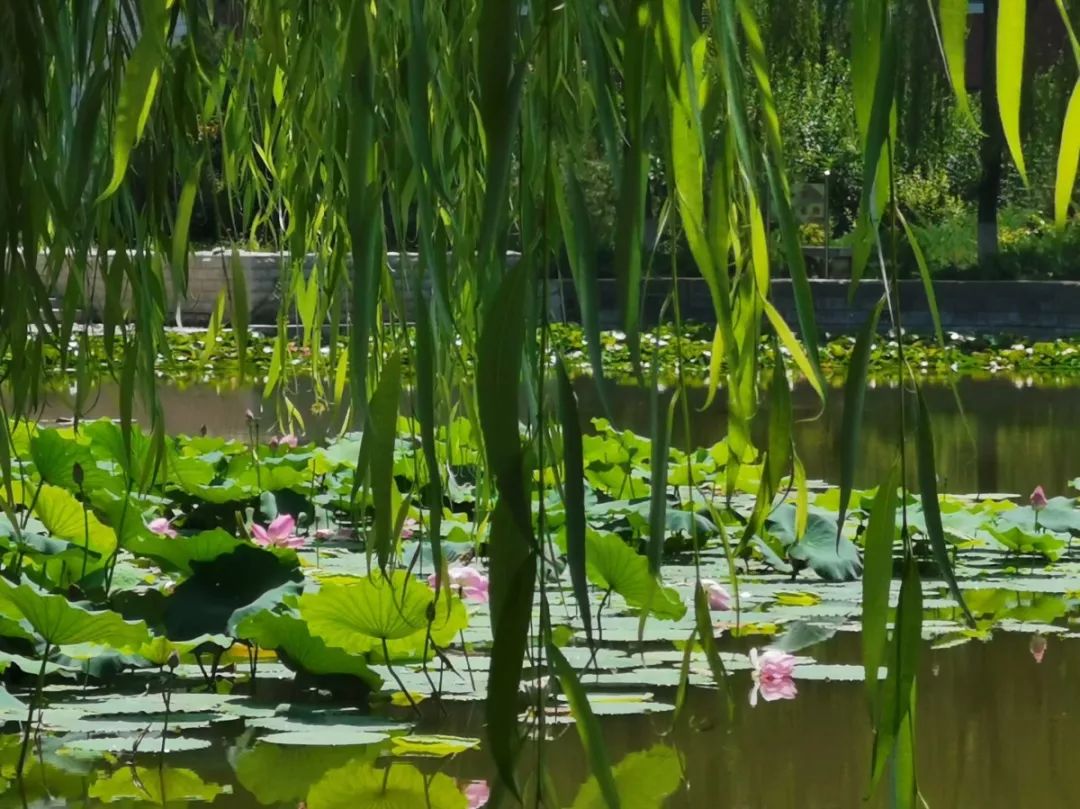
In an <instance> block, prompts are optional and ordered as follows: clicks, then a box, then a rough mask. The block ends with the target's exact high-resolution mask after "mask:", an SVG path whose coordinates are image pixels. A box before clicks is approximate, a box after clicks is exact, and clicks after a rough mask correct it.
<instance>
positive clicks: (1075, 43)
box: [1054, 0, 1080, 67]
mask: <svg viewBox="0 0 1080 809" xmlns="http://www.w3.org/2000/svg"><path fill="white" fill-rule="evenodd" d="M1054 2H1055V3H1056V4H1057V10H1058V14H1060V15H1061V23H1062V25H1064V26H1065V31H1066V32H1067V33H1068V35H1069V44H1070V45H1072V52H1073V57H1074V58H1075V59H1076V65H1077V67H1080V39H1077V38H1076V29H1075V28H1073V24H1072V18H1071V17H1069V12H1068V10H1067V9H1066V8H1065V0H1054Z"/></svg>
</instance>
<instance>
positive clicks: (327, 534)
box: [315, 528, 334, 542]
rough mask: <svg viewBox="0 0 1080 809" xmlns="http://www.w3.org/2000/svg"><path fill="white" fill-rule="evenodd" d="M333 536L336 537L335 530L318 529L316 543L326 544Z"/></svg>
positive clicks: (316, 530)
mask: <svg viewBox="0 0 1080 809" xmlns="http://www.w3.org/2000/svg"><path fill="white" fill-rule="evenodd" d="M333 536H334V529H333V528H316V529H315V541H316V542H326V540H328V539H330V538H331V537H333Z"/></svg>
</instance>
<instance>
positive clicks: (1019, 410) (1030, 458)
mask: <svg viewBox="0 0 1080 809" xmlns="http://www.w3.org/2000/svg"><path fill="white" fill-rule="evenodd" d="M577 390H578V395H579V397H580V399H581V410H582V413H583V418H585V419H588V418H589V417H591V416H593V415H599V414H600V413H601V412H602V408H601V407H600V403H599V400H598V398H597V395H596V391H595V387H594V386H593V384H592V382H591V381H590V380H580V381H579V382H578V383H577ZM958 390H959V393H960V400H961V402H962V403H963V407H964V415H963V416H962V415H961V414H960V412H959V411H958V410H957V407H956V399H955V397H954V395H953V392H952V390H951V389H950V388H948V387H946V386H927V387H926V389H925V395H926V399H927V404H928V406H929V408H930V409H931V411H932V413H933V416H934V434H935V442H936V447H937V453H938V463H937V466H938V472H939V475H940V478H941V483H942V486H943V488H944V489H945V490H948V491H952V492H958V493H970V492H983V493H991V492H1012V493H1017V494H1025V495H1026V493H1028V492H1030V491H1031V490H1032V489H1033V488H1034V487H1035V486H1036V485H1037V484H1042V485H1043V486H1044V487H1045V488H1046V490H1047V493H1048V494H1050V495H1056V494H1066V493H1068V492H1070V491H1071V490H1070V489H1069V487H1068V481H1069V480H1071V479H1072V478H1074V477H1076V476H1077V475H1080V462H1078V461H1077V460H1076V459H1077V458H1080V418H1078V417H1077V413H1078V412H1080V387H1074V388H1050V389H1040V388H1025V387H1019V388H1018V387H1017V386H1016V385H1015V384H1014V383H1012V382H1010V381H1007V380H977V381H976V380H964V381H962V382H960V384H959V386H958ZM670 396H671V393H670V392H668V393H666V394H664V397H663V398H664V403H665V404H666V401H667V400H668V399H669V397H670ZM161 399H162V403H163V405H164V410H165V424H166V428H167V430H168V431H169V432H170V433H187V434H189V435H193V434H195V433H197V432H198V431H199V430H200V429H201V428H202V427H206V429H207V430H208V431H209V432H210V433H211V434H216V435H225V436H233V437H239V436H246V435H247V422H246V420H245V418H244V412H245V411H246V410H247V409H248V408H251V409H253V410H255V411H258V410H259V408H260V406H261V405H262V397H261V396H260V394H259V393H258V391H257V390H256V389H253V388H248V387H229V386H222V387H220V388H211V387H208V386H192V387H188V388H185V389H178V388H175V387H169V386H168V385H163V386H162V387H161ZM292 399H293V402H294V404H295V405H296V407H297V408H298V410H299V411H300V412H301V413H302V414H303V416H304V419H305V422H306V427H307V430H308V434H309V435H310V436H315V437H317V436H319V435H321V434H324V433H325V432H326V431H328V430H332V429H334V428H335V427H336V426H337V424H338V422H337V421H336V419H339V418H340V416H339V415H337V416H336V415H335V414H334V413H332V412H329V413H320V414H312V412H311V407H312V404H314V401H315V399H314V396H313V395H312V394H311V391H310V390H308V389H303V388H301V389H299V390H297V391H296V392H295V394H294V395H293V397H292ZM842 399H843V393H842V391H840V390H834V391H832V394H831V398H830V399H829V403H828V406H827V407H826V408H825V411H824V412H823V413H822V414H821V415H820V416H818V410H819V408H818V404H817V400H816V397H815V395H814V393H813V391H811V390H810V389H809V388H808V387H806V386H799V387H797V388H796V389H795V392H794V402H795V408H796V416H797V418H799V419H803V420H804V421H802V422H801V423H799V424H798V425H797V427H796V433H795V435H796V442H797V444H798V448H799V453H800V456H801V457H802V459H803V462H804V464H805V465H806V471H807V474H808V475H809V476H810V477H812V478H816V479H820V480H825V481H828V482H830V483H836V482H838V480H839V471H840V468H839V457H840V456H839V452H838V447H839V442H840V434H841V422H842V418H843V401H842ZM689 401H690V405H691V425H690V443H691V444H693V445H694V446H704V445H710V444H712V443H714V442H716V441H719V440H720V439H722V438H723V437H724V434H725V431H726V425H727V419H726V409H725V404H724V402H723V397H722V396H720V397H717V401H715V402H714V403H713V405H712V406H711V407H710V408H709V409H708V410H705V411H704V412H702V411H700V409H699V408H701V406H702V405H703V404H704V401H705V394H704V391H702V390H692V391H690V392H689ZM610 402H611V406H612V410H613V412H612V418H613V419H614V422H615V425H616V426H617V427H619V428H622V429H630V430H634V431H635V432H639V433H647V432H648V430H649V394H648V392H647V391H645V390H642V389H641V388H635V387H620V388H617V389H616V390H614V391H613V393H612V395H611V396H610ZM267 408H268V414H267V415H266V416H265V417H264V419H263V423H264V425H269V424H271V423H272V422H273V417H272V412H273V411H272V405H271V404H270V403H267ZM118 413H119V407H118V391H117V389H116V387H114V386H104V387H103V388H102V390H101V393H100V396H98V397H96V399H95V403H94V407H93V409H92V410H91V411H90V413H89V414H88V417H90V418H96V417H99V416H109V417H115V416H116V415H117V414H118ZM43 415H44V417H45V418H47V419H55V418H66V417H69V416H70V415H71V405H70V402H69V401H68V400H67V397H66V396H63V395H61V394H56V395H54V396H53V397H52V398H51V400H50V401H49V402H48V403H47V405H46V407H45V411H44V414H43ZM143 415H144V414H143V413H142V412H141V411H140V409H139V408H138V407H136V417H138V418H141V417H143ZM909 416H910V411H909ZM815 417H816V418H815ZM965 418H966V425H965ZM898 425H899V408H898V404H897V396H896V391H895V390H892V389H888V388H882V387H879V388H872V389H870V390H868V391H867V396H866V407H865V419H864V427H863V433H862V446H861V452H860V456H859V468H858V473H857V480H856V485H858V486H873V485H876V483H877V482H878V481H879V480H880V479H881V478H882V476H883V475H884V474H885V473H886V472H887V471H888V468H889V467H890V466H891V464H892V463H893V461H894V459H895V457H896V453H897V429H898ZM673 438H674V442H675V444H676V445H679V446H685V445H686V443H687V442H686V439H685V436H684V435H683V431H682V430H681V429H679V428H678V427H676V430H675V435H674V436H673ZM912 466H914V464H912ZM912 475H914V470H912ZM911 482H912V483H913V484H914V477H913V479H912V481H911Z"/></svg>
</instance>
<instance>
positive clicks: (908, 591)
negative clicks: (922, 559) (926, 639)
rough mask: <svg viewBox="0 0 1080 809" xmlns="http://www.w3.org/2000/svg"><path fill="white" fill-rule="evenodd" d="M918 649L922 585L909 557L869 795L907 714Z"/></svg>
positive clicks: (916, 668) (884, 688) (880, 713)
mask: <svg viewBox="0 0 1080 809" xmlns="http://www.w3.org/2000/svg"><path fill="white" fill-rule="evenodd" d="M921 645H922V582H921V581H919V568H918V564H917V563H916V561H915V558H914V557H913V556H910V555H909V556H908V557H907V560H906V561H905V563H904V578H903V580H902V582H901V584H900V601H899V603H898V604H897V607H896V629H895V630H894V632H893V641H892V645H891V648H890V650H889V675H888V677H887V678H886V680H885V683H884V685H883V686H882V694H881V700H880V711H879V713H878V715H877V719H876V728H875V733H874V756H873V759H874V764H873V774H872V776H871V784H870V791H871V792H873V790H874V789H875V788H876V786H877V784H878V782H879V781H880V780H881V776H882V775H883V774H884V772H885V768H886V766H887V765H888V763H889V759H890V757H891V756H892V753H893V750H894V748H895V746H896V740H897V737H898V736H899V734H900V731H901V728H902V726H903V724H904V720H905V719H906V718H907V717H908V714H909V712H910V710H911V695H912V691H913V689H914V686H915V673H916V672H917V671H918V667H919V649H920V646H921Z"/></svg>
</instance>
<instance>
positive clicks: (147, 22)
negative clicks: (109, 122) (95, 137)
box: [98, 0, 167, 202]
mask: <svg viewBox="0 0 1080 809" xmlns="http://www.w3.org/2000/svg"><path fill="white" fill-rule="evenodd" d="M141 8H142V34H141V35H140V36H139V41H138V43H137V44H136V45H135V49H134V50H133V51H132V52H131V57H130V58H129V59H128V61H127V64H126V65H125V66H124V78H123V81H122V82H121V85H120V98H119V100H118V101H117V106H116V118H115V121H114V122H113V144H112V159H113V170H112V179H110V180H109V185H108V186H107V187H106V188H105V190H104V191H102V192H101V196H100V197H98V202H101V201H102V200H104V199H107V198H108V197H111V196H112V195H113V194H115V193H116V190H117V189H118V188H119V187H120V184H121V183H122V182H123V181H124V175H126V174H127V168H128V163H129V162H130V161H131V150H132V149H133V148H134V147H135V144H136V143H138V142H139V139H140V138H141V137H142V134H143V130H144V129H146V121H147V119H148V118H149V116H150V109H151V107H152V106H153V103H154V96H155V95H156V94H157V89H158V85H159V84H160V83H161V71H160V68H161V61H162V59H163V57H164V54H165V25H166V23H167V20H166V11H165V10H166V2H165V0H143V2H142V3H141Z"/></svg>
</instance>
